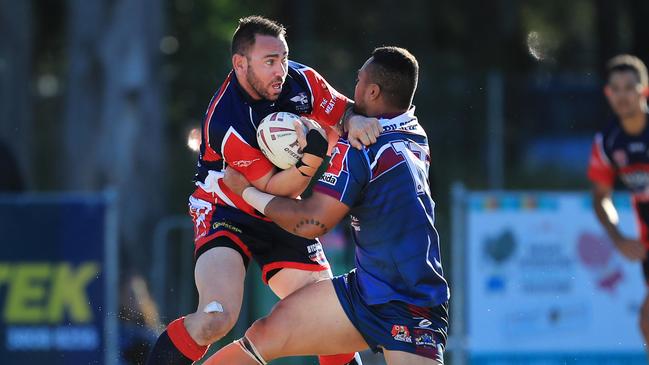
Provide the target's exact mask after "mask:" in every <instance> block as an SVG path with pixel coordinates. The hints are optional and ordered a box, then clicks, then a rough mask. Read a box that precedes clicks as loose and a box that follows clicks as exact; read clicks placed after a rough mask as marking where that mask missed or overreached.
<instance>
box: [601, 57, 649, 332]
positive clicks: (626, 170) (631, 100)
mask: <svg viewBox="0 0 649 365" xmlns="http://www.w3.org/2000/svg"><path fill="white" fill-rule="evenodd" d="M607 71H608V81H607V84H606V87H605V89H604V93H605V94H606V98H607V99H608V102H609V104H610V106H611V108H612V109H613V112H614V113H615V116H616V118H615V119H614V120H613V121H611V123H610V125H609V126H607V127H606V128H605V129H604V130H602V131H601V132H600V133H598V134H597V135H596V136H595V141H594V142H593V147H592V150H591V157H590V165H589V167H588V178H589V179H590V180H591V181H592V182H593V208H594V210H595V214H596V215H597V218H598V220H599V221H600V222H601V224H602V226H603V227H604V229H605V230H606V232H607V234H608V236H609V237H610V239H611V240H612V241H613V244H614V245H615V247H616V248H617V249H618V250H619V251H620V253H621V254H622V255H624V256H625V257H626V258H627V259H629V260H631V261H639V262H641V263H642V267H643V272H644V276H645V280H647V282H648V283H649V260H648V259H647V248H648V247H649V228H648V227H649V149H648V147H649V128H648V127H647V120H648V118H647V95H648V90H649V89H648V88H647V68H646V67H645V65H644V64H643V63H642V61H641V60H640V59H638V58H637V57H634V56H631V55H620V56H617V57H614V58H613V59H611V60H610V61H609V63H608V66H607ZM616 178H619V179H620V180H621V181H622V183H624V185H625V186H626V187H627V188H628V189H629V190H630V191H631V193H632V195H633V207H634V210H635V213H636V217H637V223H638V226H639V228H640V237H639V239H635V238H630V237H625V236H624V235H623V234H622V233H621V232H620V231H619V229H618V227H617V223H618V215H617V211H616V210H615V206H614V205H613V203H612V200H611V193H612V192H613V188H614V184H615V180H616ZM640 329H641V330H642V334H643V336H644V339H645V343H649V296H648V297H645V300H644V303H643V304H642V308H641V311H640Z"/></svg>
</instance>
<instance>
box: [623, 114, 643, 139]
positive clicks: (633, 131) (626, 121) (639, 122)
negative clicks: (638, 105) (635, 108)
mask: <svg viewBox="0 0 649 365" xmlns="http://www.w3.org/2000/svg"><path fill="white" fill-rule="evenodd" d="M644 109H646V108H643V109H640V111H639V112H638V113H635V114H634V115H632V116H628V117H625V118H620V123H621V124H622V129H624V132H625V133H627V134H630V135H637V134H640V133H642V132H643V131H644V130H645V128H646V126H647V113H646V111H645V110H644Z"/></svg>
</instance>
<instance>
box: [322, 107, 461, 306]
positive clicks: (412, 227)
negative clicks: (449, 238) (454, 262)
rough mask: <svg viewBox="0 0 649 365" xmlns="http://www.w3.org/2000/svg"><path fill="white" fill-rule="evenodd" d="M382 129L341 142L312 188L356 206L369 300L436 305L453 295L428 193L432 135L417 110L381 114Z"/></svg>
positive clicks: (360, 266) (360, 268)
mask: <svg viewBox="0 0 649 365" xmlns="http://www.w3.org/2000/svg"><path fill="white" fill-rule="evenodd" d="M380 122H381V125H382V126H383V133H382V134H381V135H380V136H379V138H378V141H377V142H376V143H375V144H373V145H371V146H370V147H367V148H364V149H363V150H360V151H359V150H357V149H355V148H353V147H350V145H349V142H347V141H346V140H344V139H341V140H339V142H338V144H337V145H336V146H335V147H334V149H333V152H332V157H331V163H330V166H329V168H328V169H327V171H326V172H325V173H324V175H323V176H322V178H321V179H320V180H319V181H318V183H317V184H316V185H315V186H314V192H318V193H323V194H327V195H330V196H332V197H334V198H336V199H338V200H339V201H341V202H343V203H344V204H346V205H347V206H349V208H350V215H351V225H352V228H353V237H354V241H355V243H356V270H357V273H358V274H357V275H358V281H359V287H360V290H361V295H362V296H363V298H364V299H365V301H366V302H367V303H368V304H381V303H387V302H389V301H392V300H398V301H402V302H406V303H410V304H414V305H418V306H424V307H432V306H436V305H439V304H442V303H444V302H446V301H447V300H448V299H449V288H448V284H447V283H446V280H445V279H444V276H443V271H442V262H441V259H440V249H439V236H438V234H437V230H436V229H435V226H434V220H435V213H434V207H435V202H433V199H432V198H431V195H430V187H429V183H428V167H429V165H430V154H429V150H428V139H427V137H426V133H425V132H424V130H423V128H422V127H421V126H420V125H419V122H418V121H417V118H416V117H415V115H414V108H412V109H411V110H409V111H408V112H407V113H404V114H401V115H399V116H397V117H395V118H392V119H380Z"/></svg>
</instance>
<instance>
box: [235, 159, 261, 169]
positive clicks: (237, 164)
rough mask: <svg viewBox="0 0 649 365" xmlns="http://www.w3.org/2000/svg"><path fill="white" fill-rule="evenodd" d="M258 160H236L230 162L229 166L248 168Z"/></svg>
mask: <svg viewBox="0 0 649 365" xmlns="http://www.w3.org/2000/svg"><path fill="white" fill-rule="evenodd" d="M259 160H260V159H259V158H255V159H254V160H236V161H232V163H231V165H232V166H234V167H248V166H250V165H252V164H253V163H254V162H255V161H259Z"/></svg>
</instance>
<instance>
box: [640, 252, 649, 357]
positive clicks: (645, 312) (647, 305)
mask: <svg viewBox="0 0 649 365" xmlns="http://www.w3.org/2000/svg"><path fill="white" fill-rule="evenodd" d="M642 272H643V274H644V279H645V283H646V284H647V285H646V288H649V257H648V258H646V259H645V260H644V261H643V262H642ZM639 322H640V331H641V332H642V337H643V338H644V343H646V344H649V294H645V299H644V302H643V303H642V306H641V307H640V320H639ZM647 356H648V358H649V350H647Z"/></svg>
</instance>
